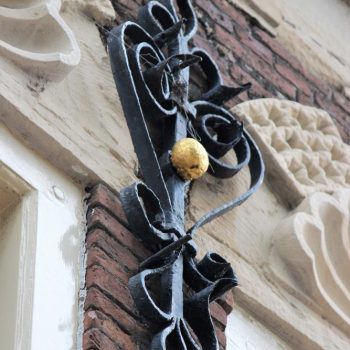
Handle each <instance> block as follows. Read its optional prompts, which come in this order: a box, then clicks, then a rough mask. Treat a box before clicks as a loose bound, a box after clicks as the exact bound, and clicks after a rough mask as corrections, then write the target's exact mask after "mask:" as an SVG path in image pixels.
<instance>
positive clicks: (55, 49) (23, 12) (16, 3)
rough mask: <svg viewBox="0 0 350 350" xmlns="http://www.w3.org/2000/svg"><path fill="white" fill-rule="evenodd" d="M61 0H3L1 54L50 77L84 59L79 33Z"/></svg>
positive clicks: (0, 1)
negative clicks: (69, 22)
mask: <svg viewBox="0 0 350 350" xmlns="http://www.w3.org/2000/svg"><path fill="white" fill-rule="evenodd" d="M60 7H61V1H60V0H30V1H28V0H27V1H26V0H0V54H1V55H2V56H4V57H6V58H7V59H9V60H11V61H12V62H14V63H15V64H16V65H18V66H20V67H21V68H23V69H25V70H27V71H29V72H30V73H33V74H35V75H39V76H41V77H44V78H46V79H49V80H61V79H62V78H63V77H64V76H65V75H66V74H67V73H68V72H69V71H70V70H71V69H72V68H73V67H75V66H76V65H77V64H78V63H79V61H80V50H79V47H78V44H77V41H76V39H75V36H74V34H73V32H72V31H71V29H70V28H69V27H68V25H67V24H66V23H65V22H64V20H63V19H62V17H61V16H60V14H59V11H60Z"/></svg>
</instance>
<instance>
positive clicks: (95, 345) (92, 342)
mask: <svg viewBox="0 0 350 350" xmlns="http://www.w3.org/2000/svg"><path fill="white" fill-rule="evenodd" d="M83 349H84V350H120V348H119V347H118V346H117V344H115V343H114V342H113V341H112V340H111V339H109V338H108V337H107V336H105V335H104V334H103V333H102V332H101V331H100V330H99V329H96V328H95V329H90V330H88V331H86V332H85V333H84V336H83Z"/></svg>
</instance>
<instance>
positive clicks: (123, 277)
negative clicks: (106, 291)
mask: <svg viewBox="0 0 350 350" xmlns="http://www.w3.org/2000/svg"><path fill="white" fill-rule="evenodd" d="M86 266H87V268H90V267H93V266H101V267H103V268H104V269H105V270H107V271H108V272H110V273H111V274H112V275H114V276H116V277H117V278H119V279H120V281H121V282H123V283H124V284H125V285H127V284H128V281H129V277H130V276H129V273H126V271H125V269H124V268H123V267H121V265H120V264H119V263H117V262H116V261H115V260H114V259H111V258H110V257H109V256H108V255H107V254H106V253H105V252H104V251H103V250H101V249H100V248H99V247H90V248H89V249H88V250H87V259H86Z"/></svg>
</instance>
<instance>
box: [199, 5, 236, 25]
mask: <svg viewBox="0 0 350 350" xmlns="http://www.w3.org/2000/svg"><path fill="white" fill-rule="evenodd" d="M195 5H196V6H198V7H199V8H200V9H201V10H202V11H204V12H205V13H206V14H208V15H209V17H210V18H211V19H212V20H213V21H214V22H215V23H217V24H219V25H220V26H222V27H223V28H225V29H226V30H228V31H232V30H233V21H232V19H231V18H230V17H229V16H228V15H227V14H225V12H222V11H220V10H219V9H218V8H217V7H216V6H215V5H214V4H213V2H212V1H209V0H200V1H197V2H196V3H195Z"/></svg>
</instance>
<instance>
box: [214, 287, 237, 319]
mask: <svg viewBox="0 0 350 350" xmlns="http://www.w3.org/2000/svg"><path fill="white" fill-rule="evenodd" d="M216 302H217V303H218V304H220V305H221V307H222V308H223V309H224V310H225V311H226V314H227V315H228V314H230V313H231V312H232V310H233V307H234V304H235V302H234V299H233V293H232V291H229V292H226V293H225V294H224V295H223V296H222V297H221V298H219V299H217V300H216Z"/></svg>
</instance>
